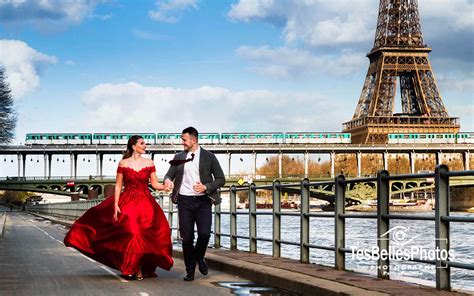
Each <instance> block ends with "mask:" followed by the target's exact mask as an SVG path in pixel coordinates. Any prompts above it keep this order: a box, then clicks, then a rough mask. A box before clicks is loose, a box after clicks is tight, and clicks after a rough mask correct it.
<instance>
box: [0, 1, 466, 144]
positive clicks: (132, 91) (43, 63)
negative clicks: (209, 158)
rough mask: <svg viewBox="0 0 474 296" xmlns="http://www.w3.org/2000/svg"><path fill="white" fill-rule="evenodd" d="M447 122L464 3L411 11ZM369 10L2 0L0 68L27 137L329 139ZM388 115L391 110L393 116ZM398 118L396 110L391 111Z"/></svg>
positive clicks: (456, 110) (349, 95)
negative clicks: (315, 134)
mask: <svg viewBox="0 0 474 296" xmlns="http://www.w3.org/2000/svg"><path fill="white" fill-rule="evenodd" d="M418 2H419V12H420V18H421V26H422V31H423V34H424V41H425V43H426V44H427V45H428V46H429V47H431V48H432V49H433V51H432V52H431V53H430V56H429V58H430V62H431V66H432V68H433V70H434V74H435V77H436V79H437V82H438V84H439V89H440V92H441V96H442V98H443V101H444V103H445V105H446V107H447V110H448V113H449V115H450V116H453V117H454V116H456V117H460V118H461V130H463V131H474V119H473V115H472V114H473V113H474V96H473V90H474V59H473V57H474V30H473V28H474V17H473V15H474V2H473V1H472V0H449V1H448V0H444V1H442V0H419V1H418ZM378 3H379V1H376V0H333V1H329V0H327V1H323V0H298V1H297V0H294V1H291V0H207V1H205V0H158V1H156V0H154V1H151V0H150V1H144V0H138V1H131V0H129V1H125V0H37V1H33V0H0V64H1V65H3V66H4V67H5V69H6V75H7V82H8V83H9V84H10V87H11V89H12V94H13V97H14V99H15V104H16V110H17V113H18V126H17V129H16V139H15V143H22V142H24V138H25V134H26V133H30V132H31V133H33V132H91V133H93V132H155V133H159V132H180V131H181V130H182V129H183V128H184V127H187V126H190V125H192V126H195V127H196V128H197V129H198V130H199V131H200V132H237V131H255V132H258V131H262V132H263V131H283V132H285V131H340V130H341V129H342V123H343V122H345V121H349V120H350V119H351V118H352V116H353V114H354V111H355V107H356V105H357V101H358V98H359V95H360V92H361V90H362V85H363V82H364V79H365V75H366V72H367V68H368V65H369V60H368V59H367V57H366V54H367V53H368V52H369V51H370V49H371V48H372V47H373V42H374V35H375V26H376V23H377V12H378ZM397 108H399V107H397ZM399 109H401V108H399Z"/></svg>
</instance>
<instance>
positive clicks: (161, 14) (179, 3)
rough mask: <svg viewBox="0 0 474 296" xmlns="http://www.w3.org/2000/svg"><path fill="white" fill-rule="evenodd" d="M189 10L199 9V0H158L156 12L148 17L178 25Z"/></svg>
mask: <svg viewBox="0 0 474 296" xmlns="http://www.w3.org/2000/svg"><path fill="white" fill-rule="evenodd" d="M189 8H194V9H197V8H198V6H197V0H158V1H156V10H151V11H149V12H148V15H149V16H150V18H151V19H153V20H155V21H159V22H165V23H176V22H177V21H178V19H179V17H180V16H181V14H182V13H183V11H186V10H188V9H189Z"/></svg>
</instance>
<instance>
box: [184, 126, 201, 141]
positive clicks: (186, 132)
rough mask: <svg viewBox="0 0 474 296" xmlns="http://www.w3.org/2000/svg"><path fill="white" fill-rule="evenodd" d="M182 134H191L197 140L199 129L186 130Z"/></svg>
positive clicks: (188, 128)
mask: <svg viewBox="0 0 474 296" xmlns="http://www.w3.org/2000/svg"><path fill="white" fill-rule="evenodd" d="M181 134H189V135H190V136H191V137H195V138H196V139H197V138H198V136H199V133H198V131H197V129H195V128H194V127H192V126H190V127H187V128H185V129H184V130H183V132H182V133H181Z"/></svg>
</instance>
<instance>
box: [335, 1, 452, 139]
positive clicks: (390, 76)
mask: <svg viewBox="0 0 474 296" xmlns="http://www.w3.org/2000/svg"><path fill="white" fill-rule="evenodd" d="M429 52H431V48H429V47H427V46H426V45H425V44H424V43H423V34H422V32H421V25H420V18H419V15H418V2H417V0H380V7H379V15H378V21H377V30H376V33H375V42H374V47H373V48H372V50H371V51H370V52H369V54H367V57H368V58H369V60H370V66H369V70H368V71H367V76H366V79H365V83H364V86H363V89H362V92H361V95H360V98H359V103H358V104H357V108H356V111H355V113H354V116H353V118H352V120H351V121H349V122H346V123H344V124H343V130H344V132H350V133H351V134H352V141H353V142H354V143H362V144H366V143H387V141H388V137H387V135H388V134H390V133H457V132H458V131H459V118H451V117H449V115H448V112H447V110H446V107H445V106H444V104H443V101H442V99H441V95H440V93H439V90H438V86H437V84H436V80H435V77H434V75H433V71H432V69H431V65H430V62H429V60H428V53H429ZM397 82H398V84H399V86H400V88H399V91H400V97H401V103H402V113H401V114H400V113H399V114H394V111H395V104H394V103H395V97H396V91H397Z"/></svg>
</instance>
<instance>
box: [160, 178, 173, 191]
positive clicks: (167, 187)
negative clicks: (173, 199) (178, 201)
mask: <svg viewBox="0 0 474 296" xmlns="http://www.w3.org/2000/svg"><path fill="white" fill-rule="evenodd" d="M163 184H164V185H165V191H171V190H173V188H174V184H173V182H172V181H171V180H170V179H166V180H165V182H164V183H163Z"/></svg>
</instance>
